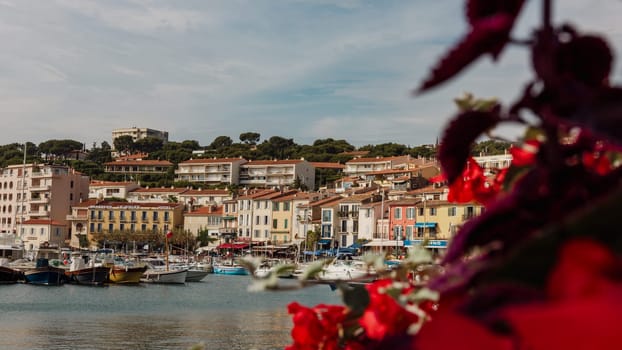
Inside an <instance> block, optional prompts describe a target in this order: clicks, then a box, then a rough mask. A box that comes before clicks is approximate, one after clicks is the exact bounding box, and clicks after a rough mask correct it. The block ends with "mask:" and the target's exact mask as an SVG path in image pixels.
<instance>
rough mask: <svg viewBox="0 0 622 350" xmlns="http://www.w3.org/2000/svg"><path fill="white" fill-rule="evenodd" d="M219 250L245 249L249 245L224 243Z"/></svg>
mask: <svg viewBox="0 0 622 350" xmlns="http://www.w3.org/2000/svg"><path fill="white" fill-rule="evenodd" d="M216 248H217V249H244V248H248V243H223V244H221V245H219V246H218V247H216Z"/></svg>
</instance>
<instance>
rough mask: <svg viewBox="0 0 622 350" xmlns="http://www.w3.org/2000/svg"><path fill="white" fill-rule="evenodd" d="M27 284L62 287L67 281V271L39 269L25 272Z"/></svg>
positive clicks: (50, 268)
mask: <svg viewBox="0 0 622 350" xmlns="http://www.w3.org/2000/svg"><path fill="white" fill-rule="evenodd" d="M24 279H25V280H26V282H27V283H30V284H38V285H45V286H60V285H62V284H64V283H65V282H66V281H67V277H66V276H65V270H63V269H60V268H57V267H53V266H46V267H37V268H34V269H32V270H27V271H25V272H24Z"/></svg>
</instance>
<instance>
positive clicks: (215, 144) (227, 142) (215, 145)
mask: <svg viewBox="0 0 622 350" xmlns="http://www.w3.org/2000/svg"><path fill="white" fill-rule="evenodd" d="M232 144H233V140H231V138H230V137H229V136H218V137H217V138H215V139H214V141H212V143H211V144H210V145H209V148H211V149H216V150H218V149H222V148H225V147H229V146H231V145H232Z"/></svg>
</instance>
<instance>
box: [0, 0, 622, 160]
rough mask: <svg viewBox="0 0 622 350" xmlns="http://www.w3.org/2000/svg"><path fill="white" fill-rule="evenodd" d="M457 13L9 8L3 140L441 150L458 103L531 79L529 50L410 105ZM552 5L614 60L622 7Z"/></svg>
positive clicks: (240, 7)
mask: <svg viewBox="0 0 622 350" xmlns="http://www.w3.org/2000/svg"><path fill="white" fill-rule="evenodd" d="M540 3H541V1H534V0H531V1H528V5H527V6H526V8H525V10H524V13H523V14H522V15H521V17H520V18H519V21H518V25H517V28H516V30H515V32H514V36H516V37H526V36H527V35H528V34H529V33H530V31H531V29H532V28H534V25H535V24H537V22H538V19H539V6H540ZM462 4H463V1H456V0H450V1H430V0H403V1H402V0H399V1H398V0H383V1H376V0H369V1H368V0H247V1H240V0H222V1H220V0H184V1H171V0H161V1H158V0H125V1H121V0H100V1H93V0H0V43H2V45H1V48H0V113H1V114H2V126H1V127H0V144H9V143H13V142H18V143H23V142H25V141H30V142H34V143H36V144H38V143H40V142H43V141H47V140H51V139H71V140H77V141H80V142H83V143H85V145H86V147H87V148H90V147H92V145H93V144H94V143H95V144H97V145H100V144H101V142H102V141H106V142H108V143H111V133H112V130H114V129H118V128H128V127H134V126H135V127H142V128H152V129H157V130H164V131H168V132H169V139H170V140H171V141H178V142H181V141H184V140H196V141H198V142H199V144H200V145H202V146H207V145H209V144H210V143H211V142H212V141H213V140H214V139H215V138H216V137H218V136H229V137H231V139H232V140H233V141H234V142H239V135H240V134H241V133H245V132H257V133H259V134H260V135H261V141H263V140H265V139H268V138H270V137H272V136H280V137H284V138H292V139H293V140H294V142H296V143H298V144H312V143H313V142H314V141H315V140H318V139H326V138H333V139H337V140H341V139H344V140H346V141H348V142H349V143H350V144H352V145H354V146H357V147H360V146H364V145H369V144H372V145H375V144H382V143H390V142H393V143H398V144H404V145H410V146H416V145H422V144H430V143H434V142H435V141H436V140H437V138H438V137H440V135H441V134H442V130H443V128H444V126H445V125H446V123H447V121H448V120H449V118H450V117H451V116H452V115H453V114H454V112H455V106H454V104H453V102H452V101H453V99H454V98H455V97H458V96H461V95H462V94H463V93H465V92H467V91H468V92H472V93H473V94H474V95H475V96H478V97H487V98H488V97H497V98H499V99H500V100H501V102H504V103H510V102H511V101H513V100H514V99H515V98H516V97H517V96H518V94H519V93H520V90H521V88H522V86H523V84H524V83H525V82H527V81H528V80H529V79H530V77H531V71H530V68H529V65H528V60H529V56H528V55H527V52H526V50H525V49H524V48H520V47H510V48H508V49H506V51H505V52H504V53H503V55H502V56H501V57H500V59H499V60H498V61H497V62H492V61H491V60H490V59H489V58H488V57H484V58H481V59H480V60H479V61H478V62H477V63H476V64H473V65H472V66H471V67H470V68H469V69H468V70H466V71H464V72H463V73H462V74H461V75H460V76H459V77H458V78H456V79H453V80H452V81H450V82H448V83H447V84H444V85H442V86H440V87H439V88H437V89H434V90H431V91H430V92H428V93H426V94H424V95H421V96H417V97H414V96H413V95H412V93H411V92H412V91H413V89H415V88H416V87H417V86H418V85H419V83H420V82H421V81H422V80H423V79H424V78H425V77H426V76H427V74H428V70H429V69H430V68H431V67H432V66H433V65H434V64H435V61H436V59H438V58H439V57H440V56H441V55H443V54H444V52H445V51H446V50H447V49H449V48H450V47H451V45H452V44H454V43H455V42H456V41H457V40H458V38H459V37H460V36H461V35H462V34H463V33H464V30H465V28H466V25H465V20H464V16H463V8H462V6H463V5H462ZM555 5H556V6H555V8H554V20H555V22H570V23H573V24H576V25H577V27H578V29H580V30H585V31H589V32H599V33H604V34H606V35H607V36H608V38H609V41H610V43H611V45H612V46H613V47H614V49H615V52H616V55H617V56H620V50H621V49H622V22H621V21H619V18H620V14H622V1H617V0H560V1H557V2H556V4H555ZM614 68H615V72H614V75H613V81H614V82H620V81H621V80H622V79H620V78H622V70H621V69H620V65H619V64H616V65H615V66H614ZM519 133H520V129H518V128H515V127H509V128H504V129H500V130H498V131H497V132H496V134H495V135H499V136H505V137H508V138H515V137H516V136H517V135H519Z"/></svg>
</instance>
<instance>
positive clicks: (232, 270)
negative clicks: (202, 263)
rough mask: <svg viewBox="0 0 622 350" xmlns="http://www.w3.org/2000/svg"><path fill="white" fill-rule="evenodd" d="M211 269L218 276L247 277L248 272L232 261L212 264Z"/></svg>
mask: <svg viewBox="0 0 622 350" xmlns="http://www.w3.org/2000/svg"><path fill="white" fill-rule="evenodd" d="M212 268H213V269H214V273H216V274H220V275H248V270H247V269H246V268H245V267H244V266H242V265H240V264H238V263H236V262H234V261H233V260H224V261H219V262H214V263H213V264H212Z"/></svg>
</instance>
